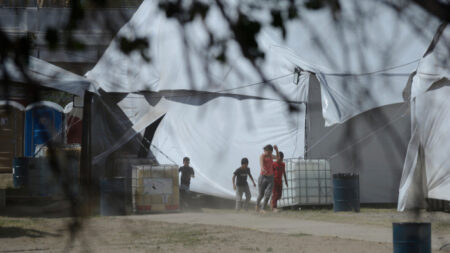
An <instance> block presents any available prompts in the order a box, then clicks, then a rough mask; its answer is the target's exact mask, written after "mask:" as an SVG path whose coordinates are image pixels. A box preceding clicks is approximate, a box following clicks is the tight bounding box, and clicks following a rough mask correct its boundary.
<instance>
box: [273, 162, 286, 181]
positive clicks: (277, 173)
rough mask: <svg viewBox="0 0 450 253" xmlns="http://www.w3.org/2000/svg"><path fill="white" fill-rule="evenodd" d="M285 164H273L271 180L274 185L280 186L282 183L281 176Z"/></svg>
mask: <svg viewBox="0 0 450 253" xmlns="http://www.w3.org/2000/svg"><path fill="white" fill-rule="evenodd" d="M285 166H286V165H285V163H284V162H281V163H278V162H273V180H274V183H275V184H278V185H280V184H281V183H282V178H283V174H284V173H286V171H285Z"/></svg>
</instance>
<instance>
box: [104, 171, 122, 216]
mask: <svg viewBox="0 0 450 253" xmlns="http://www.w3.org/2000/svg"><path fill="white" fill-rule="evenodd" d="M124 214H125V178H123V177H115V178H103V179H101V180H100V215H103V216H109V215H124Z"/></svg>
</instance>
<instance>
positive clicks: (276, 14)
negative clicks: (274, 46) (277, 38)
mask: <svg viewBox="0 0 450 253" xmlns="http://www.w3.org/2000/svg"><path fill="white" fill-rule="evenodd" d="M270 14H271V15H272V23H271V25H272V26H273V27H275V28H279V29H280V30H281V33H282V35H283V39H286V28H285V27H284V21H283V17H282V16H281V11H279V10H272V11H271V13H270Z"/></svg>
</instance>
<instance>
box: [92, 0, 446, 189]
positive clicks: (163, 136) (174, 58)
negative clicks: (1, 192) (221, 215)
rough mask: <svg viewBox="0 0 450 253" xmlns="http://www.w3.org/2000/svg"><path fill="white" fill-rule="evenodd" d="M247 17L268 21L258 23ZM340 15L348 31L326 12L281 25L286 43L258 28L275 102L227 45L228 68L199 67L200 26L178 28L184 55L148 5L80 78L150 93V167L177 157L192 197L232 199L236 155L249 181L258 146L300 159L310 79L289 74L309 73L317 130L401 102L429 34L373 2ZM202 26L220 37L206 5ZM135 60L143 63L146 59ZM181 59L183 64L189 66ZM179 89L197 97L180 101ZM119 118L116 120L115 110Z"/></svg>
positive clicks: (171, 26) (106, 87) (222, 29)
mask: <svg viewBox="0 0 450 253" xmlns="http://www.w3.org/2000/svg"><path fill="white" fill-rule="evenodd" d="M356 11H359V12H362V13H363V14H365V16H364V22H361V23H360V20H358V19H357V17H356V16H355V15H354V13H356ZM409 11H411V12H412V13H414V14H417V17H419V16H420V17H421V18H423V21H428V22H429V26H428V27H426V29H425V30H426V31H430V30H431V31H434V30H435V27H437V25H438V23H437V22H435V20H431V21H430V20H428V19H429V17H428V16H427V15H426V14H424V13H423V12H421V11H420V10H419V9H414V8H413V9H412V10H409ZM255 17H256V18H260V20H262V21H263V23H268V22H267V21H268V19H267V17H265V16H264V15H260V14H257V15H255ZM342 17H344V19H345V21H346V22H347V23H348V24H349V25H348V26H339V27H338V26H336V24H335V22H333V19H332V17H331V15H329V13H327V11H326V10H321V11H316V12H314V11H311V12H304V13H302V19H301V22H299V21H293V22H290V23H289V24H288V25H287V30H288V33H287V34H288V37H287V40H286V41H283V40H282V39H281V36H280V34H279V33H278V31H276V30H274V29H273V28H271V27H270V26H269V25H266V26H264V28H263V30H262V32H261V33H260V35H259V37H258V42H259V44H260V47H261V49H262V51H264V52H265V54H266V57H265V60H264V61H263V62H262V63H261V65H260V67H261V69H262V71H263V73H264V75H265V77H266V78H267V79H270V80H272V81H271V83H272V84H274V85H275V87H277V88H278V91H280V93H281V94H282V95H280V93H277V92H275V91H274V90H272V89H270V88H267V84H264V83H263V82H262V81H263V80H262V79H261V76H260V75H259V74H258V73H257V72H256V70H255V69H254V68H253V67H252V66H251V65H250V63H249V62H248V61H247V60H245V59H244V58H243V57H242V56H241V53H240V49H239V48H238V47H237V45H236V44H234V43H233V42H229V43H228V49H229V50H228V51H227V59H229V62H228V63H227V64H223V63H221V62H218V61H215V60H214V59H213V58H211V59H210V61H207V62H206V65H205V61H204V58H202V57H204V56H205V55H204V52H203V51H202V49H203V48H204V47H205V45H206V43H207V38H208V37H207V34H206V32H205V29H204V26H203V24H202V22H201V21H200V19H198V20H195V21H194V22H192V23H191V24H189V25H188V26H187V27H186V34H187V40H188V42H189V43H188V44H189V46H188V47H185V44H184V41H183V38H182V35H181V33H180V31H181V27H180V25H179V24H178V23H177V22H176V21H175V20H171V19H168V18H167V17H166V16H165V14H164V13H163V12H162V11H161V10H159V9H158V6H157V3H155V2H154V1H150V0H147V1H144V2H143V3H142V5H141V6H140V8H139V9H138V10H137V12H136V13H135V15H134V16H133V17H132V19H131V20H130V21H129V22H128V23H127V24H126V25H125V26H124V27H123V28H122V29H121V30H120V32H119V34H118V35H117V39H116V40H114V41H113V42H112V43H111V45H110V46H109V47H108V49H107V50H106V51H105V54H104V55H103V57H102V58H101V59H100V61H99V63H98V64H97V65H96V66H95V67H94V68H93V69H92V70H91V71H90V72H88V73H87V74H86V77H87V78H88V79H89V80H91V81H92V82H93V83H94V86H95V89H97V90H103V91H106V92H123V93H129V92H141V91H151V92H156V93H158V94H159V95H158V94H157V95H156V96H161V97H165V98H166V99H167V100H166V101H165V105H164V108H166V109H167V113H166V114H165V117H164V120H163V121H162V122H161V124H160V126H159V127H158V130H157V132H156V134H155V137H154V138H153V144H154V147H156V148H157V150H153V151H154V154H155V155H156V156H157V159H158V160H159V161H161V162H169V160H175V161H176V162H179V163H181V158H182V157H184V156H190V157H191V161H192V165H193V167H194V168H195V169H196V171H197V173H198V174H199V175H200V176H199V178H198V179H196V180H194V181H193V185H192V187H193V189H194V190H196V191H199V192H204V193H209V194H213V195H218V196H227V197H231V196H232V194H233V193H232V190H231V187H230V185H231V184H230V178H231V172H232V171H233V170H234V169H235V168H236V167H238V166H239V160H240V158H241V157H244V156H247V157H248V158H250V166H251V167H252V171H253V174H254V175H255V176H256V174H258V164H257V157H258V154H259V153H260V152H261V148H262V147H263V146H264V145H265V144H267V143H272V144H279V145H280V147H281V149H282V150H283V151H285V153H286V156H287V157H302V156H303V154H304V139H305V137H304V129H305V114H304V105H303V103H304V102H307V101H306V100H307V94H308V93H307V90H308V87H309V86H308V79H309V78H308V75H309V74H308V73H307V72H302V81H301V82H300V83H299V85H296V84H294V82H293V78H294V74H293V73H294V69H295V68H296V67H300V68H301V69H302V70H304V71H309V72H313V73H315V74H316V76H317V78H318V80H319V81H320V85H321V90H322V112H323V116H324V118H325V120H326V121H325V123H326V125H332V124H336V123H340V122H344V121H345V120H347V119H349V118H351V117H353V116H355V115H358V114H360V113H362V112H365V111H367V110H369V109H372V108H375V107H378V106H383V105H388V104H393V103H400V102H402V101H403V100H402V91H403V88H404V86H405V84H406V82H407V80H408V74H409V73H410V72H412V71H413V70H414V69H415V68H416V66H417V61H418V60H419V59H420V56H421V55H422V54H423V52H424V51H425V50H426V47H427V44H428V42H429V40H430V39H431V33H430V34H421V33H420V32H418V31H416V30H415V29H414V27H413V26H411V24H410V20H408V19H406V18H404V17H403V16H400V15H398V13H397V12H395V11H394V10H393V9H391V8H390V7H387V6H385V5H382V4H380V3H377V2H373V1H361V2H359V1H358V2H352V3H350V2H344V6H343V8H342ZM206 24H207V26H208V27H209V29H210V30H211V31H213V32H214V33H215V34H216V35H217V36H220V35H227V34H228V33H229V31H228V28H227V25H226V23H225V22H224V20H223V19H222V18H221V16H220V14H219V13H218V9H217V7H215V6H212V7H211V11H210V12H209V14H208V16H207V18H206ZM307 24H310V25H307ZM361 36H362V37H361ZM121 37H125V38H127V39H135V38H139V37H143V38H146V39H148V41H149V42H150V44H149V45H150V47H149V48H148V49H147V50H144V52H138V51H136V52H132V53H131V54H129V55H127V54H125V53H123V52H122V51H121V50H120V45H119V42H118V41H119V38H121ZM142 53H143V54H145V55H148V56H149V57H150V58H151V61H147V60H145V58H143V57H142ZM361 54H363V55H364V57H363V59H362V58H361ZM186 55H189V56H190V57H189V58H188V59H189V62H187V60H186V58H185V56H186ZM165 91H172V92H175V93H174V94H175V95H174V96H173V97H171V96H167V95H164V94H163V93H164V92H165ZM185 91H192V92H194V93H195V92H198V93H195V94H196V95H193V93H192V94H186V92H185ZM202 92H211V93H212V94H214V95H213V96H215V98H214V99H210V100H204V101H203V102H202V103H197V102H195V101H197V100H198V96H200V97H201V96H202V94H201V93H202ZM199 94H200V95H199ZM233 94H234V95H238V96H248V97H245V98H239V99H236V98H233V97H230V95H233ZM305 94H306V95H305ZM203 95H204V94H203ZM222 95H223V96H225V95H227V96H228V97H226V96H225V97H222ZM282 96H285V98H287V100H288V101H289V102H290V103H292V104H296V105H299V108H300V111H299V112H297V113H294V114H289V111H288V110H287V108H288V106H287V104H286V103H284V102H282V101H280V100H282V98H283V97H282ZM127 99H129V98H124V99H123V100H122V101H124V102H125V101H127ZM135 99H136V98H135ZM141 100H142V101H144V100H148V99H146V98H141ZM180 102H181V103H180ZM147 103H149V102H148V101H147ZM144 104H145V102H144ZM149 104H150V103H149ZM152 106H157V105H152ZM119 107H120V106H119ZM121 111H122V112H124V110H123V108H122V109H121ZM124 113H125V112H124ZM125 114H126V113H125ZM158 115H159V114H158ZM161 115H162V114H161ZM158 118H159V117H157V116H155V117H153V118H152V119H151V120H147V121H146V122H147V124H151V123H153V122H155V121H156V120H157V119H158ZM124 119H126V117H125V118H124ZM122 125H123V128H122V129H123V130H127V123H126V122H125V123H123V124H122ZM96 127H98V130H99V131H103V130H105V129H104V126H100V125H97V126H96ZM129 129H131V128H129ZM136 130H138V129H136ZM139 130H140V131H142V130H143V128H140V129H139ZM130 131H131V132H129V131H124V132H125V134H123V135H121V137H119V138H116V140H113V139H112V140H111V142H112V143H113V145H109V144H111V142H108V145H107V144H106V143H104V144H102V145H99V148H100V149H102V148H103V150H102V151H101V152H99V153H97V154H94V157H95V158H94V163H95V162H101V161H102V159H106V157H107V155H108V154H110V153H111V152H112V151H114V150H115V149H116V148H118V147H120V146H121V145H122V144H124V143H125V142H126V141H128V140H130V139H131V138H133V137H134V136H135V135H137V134H139V131H133V130H130ZM117 139H119V141H117ZM111 147H113V148H111ZM160 151H162V152H160ZM170 158H171V159H170Z"/></svg>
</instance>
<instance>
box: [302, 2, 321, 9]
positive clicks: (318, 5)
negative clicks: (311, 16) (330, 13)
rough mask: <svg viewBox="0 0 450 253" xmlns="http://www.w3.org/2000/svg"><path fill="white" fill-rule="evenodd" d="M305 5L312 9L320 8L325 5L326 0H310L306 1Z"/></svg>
mask: <svg viewBox="0 0 450 253" xmlns="http://www.w3.org/2000/svg"><path fill="white" fill-rule="evenodd" d="M305 7H306V8H308V9H310V10H319V9H322V8H323V7H324V0H308V1H306V3H305Z"/></svg>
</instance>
